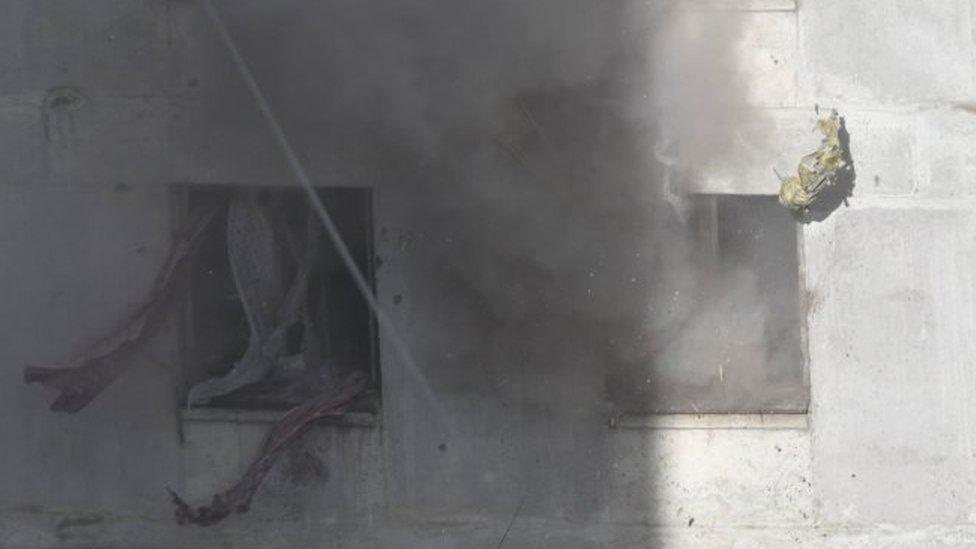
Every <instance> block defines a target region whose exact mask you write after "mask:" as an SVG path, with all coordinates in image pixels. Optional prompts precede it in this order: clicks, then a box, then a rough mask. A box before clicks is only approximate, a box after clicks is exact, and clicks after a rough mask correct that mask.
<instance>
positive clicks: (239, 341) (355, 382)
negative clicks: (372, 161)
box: [24, 186, 377, 525]
mask: <svg viewBox="0 0 976 549" xmlns="http://www.w3.org/2000/svg"><path fill="white" fill-rule="evenodd" d="M321 192H322V194H323V195H327V196H326V197H325V200H327V201H329V202H330V204H331V205H332V206H333V207H335V208H336V210H337V215H336V216H335V217H336V219H337V225H338V227H339V230H340V231H341V232H342V233H343V236H344V237H345V238H347V239H348V243H349V246H350V248H351V249H352V250H354V251H355V255H356V260H357V261H358V262H359V268H360V269H361V271H362V272H364V273H368V274H369V277H370V280H372V263H371V258H372V257H373V256H372V231H371V222H372V219H371V215H370V202H371V201H370V193H369V190H368V189H329V190H322V191H321ZM179 196H182V197H183V198H185V200H184V204H185V206H186V210H187V212H188V213H187V216H186V219H185V221H184V222H183V223H182V224H181V226H180V228H179V231H178V233H177V235H176V237H175V239H174V244H173V246H172V249H171V251H170V253H169V256H168V257H167V259H166V261H165V263H164V265H163V267H162V268H161V270H160V272H159V274H158V275H157V277H156V281H155V282H154V284H153V287H152V290H151V291H150V294H149V297H148V298H147V300H146V301H145V302H144V303H143V304H142V305H141V306H140V307H139V308H138V309H137V310H136V312H135V313H133V314H132V315H130V316H129V317H128V318H126V319H125V321H124V322H123V323H122V324H121V325H120V326H119V327H118V328H117V329H115V330H113V331H112V332H111V333H109V334H108V335H107V336H106V337H105V338H103V339H102V340H101V341H100V342H98V343H97V344H96V345H94V346H93V347H92V348H91V349H90V350H89V351H88V352H86V353H85V354H83V355H82V356H80V357H78V358H77V359H75V360H74V361H73V362H72V363H71V364H69V365H67V366H66V367H47V366H43V367H42V366H29V367H27V368H26V369H25V371H24V379H25V381H26V382H28V383H33V382H39V383H42V384H44V385H48V386H51V387H54V388H56V389H58V390H60V391H61V394H60V396H59V397H58V399H56V400H55V402H54V403H53V404H52V406H51V409H52V410H54V411H62V412H77V411H78V410H81V409H82V408H84V407H85V406H86V405H87V404H88V403H89V402H91V400H92V399H94V398H95V397H96V396H97V395H98V394H99V393H100V392H101V391H102V390H103V389H104V388H105V387H107V386H108V385H109V384H110V383H111V382H112V381H113V380H114V379H115V378H117V377H118V375H119V374H120V373H121V372H122V371H123V370H124V369H125V368H126V366H127V365H129V364H130V363H131V362H132V361H133V360H135V359H136V358H137V357H138V354H139V353H140V350H141V348H142V346H143V345H144V344H145V343H146V342H147V341H148V340H149V338H150V337H151V336H152V335H153V334H154V333H155V332H156V329H157V328H159V327H160V326H161V325H163V324H164V323H165V320H166V319H167V316H168V315H167V313H168V312H169V311H171V310H172V309H173V308H174V306H175V305H177V304H179V303H185V304H186V306H187V308H188V310H187V313H188V314H186V315H184V319H185V322H184V324H185V326H184V330H183V332H184V335H185V341H184V348H187V349H188V353H187V355H186V356H185V358H186V361H187V364H189V365H190V367H191V369H197V370H198V371H197V372H195V373H191V376H193V377H197V378H200V379H202V381H199V382H198V383H196V384H195V385H193V386H192V387H191V388H190V390H189V394H188V396H187V401H188V404H190V405H193V404H205V403H211V404H214V405H218V406H225V407H226V406H230V407H249V408H254V407H263V408H275V409H287V410H288V412H287V413H286V414H285V415H284V416H283V418H282V419H281V420H280V421H279V422H278V423H276V425H275V427H274V428H273V430H272V432H271V435H270V436H269V438H268V440H267V442H266V444H265V446H264V447H263V449H262V451H261V453H260V454H259V456H258V457H257V458H256V459H255V460H254V462H253V463H252V465H251V467H250V468H249V469H248V470H247V472H246V473H245V474H244V476H243V477H242V478H241V480H240V481H239V482H238V483H237V484H236V485H235V486H234V487H232V488H231V489H229V490H227V491H225V492H223V493H221V494H217V495H215V496H214V497H213V500H212V502H211V504H210V505H209V506H204V507H200V508H199V509H196V510H194V509H193V508H191V507H190V506H189V505H187V504H186V503H185V502H183V500H181V499H180V498H179V497H178V496H177V495H176V494H175V493H173V492H172V491H171V494H172V497H173V501H174V502H175V503H176V505H177V518H178V519H179V521H180V522H181V523H183V522H190V523H196V524H201V525H209V524H214V523H216V522H218V521H219V520H221V519H223V518H224V517H226V516H228V515H229V514H230V513H231V512H244V511H246V510H247V509H248V507H249V505H250V501H251V498H252V497H253V495H254V493H255V491H256V490H257V488H258V487H259V485H260V483H261V481H262V480H263V478H264V476H265V474H266V473H267V472H268V470H269V469H270V468H271V466H272V465H273V463H274V462H275V460H276V459H277V458H278V456H279V455H280V454H281V452H282V451H283V450H284V448H286V447H287V445H288V444H290V443H291V442H293V441H294V440H296V439H297V438H298V437H299V436H301V434H302V433H303V432H304V431H305V430H306V429H307V428H308V427H309V426H310V425H311V424H312V422H314V421H315V420H316V419H318V418H321V417H325V416H337V415H342V414H343V413H345V412H346V411H348V410H350V409H351V408H353V407H356V409H359V410H362V409H372V408H373V407H374V406H375V403H374V402H370V401H368V399H364V398H360V397H361V396H363V394H364V393H366V392H367V391H366V390H367V389H368V388H370V387H374V386H376V383H377V375H376V374H377V370H376V369H375V367H374V364H375V363H374V355H375V348H374V344H373V338H374V330H373V317H372V315H371V314H370V312H369V308H368V305H367V304H366V303H365V300H363V299H362V298H361V297H360V296H359V294H358V293H357V292H356V288H355V286H354V282H353V281H351V280H350V276H349V273H348V272H347V270H346V269H344V267H343V265H342V264H341V262H340V261H339V260H338V258H337V257H336V252H335V250H334V249H332V246H330V244H329V243H328V241H327V240H325V239H323V238H321V235H320V234H319V233H320V225H319V221H318V219H316V218H315V217H314V216H313V215H312V214H311V212H310V211H309V209H308V207H307V204H306V201H305V199H304V197H303V196H302V195H301V194H300V193H299V192H298V191H295V190H294V189H291V190H289V189H283V190H281V189H279V190H269V189H259V188H250V189H240V188H229V187H211V186H208V187H204V188H197V189H193V190H188V189H186V188H182V189H181V191H180V193H179ZM186 294H189V299H184V298H185V297H186ZM357 298H358V299H357ZM373 394H375V393H373Z"/></svg>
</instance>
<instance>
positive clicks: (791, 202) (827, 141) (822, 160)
mask: <svg viewBox="0 0 976 549" xmlns="http://www.w3.org/2000/svg"><path fill="white" fill-rule="evenodd" d="M818 114H819V113H818ZM840 128H841V119H840V116H839V115H838V114H837V111H836V110H832V111H831V112H830V114H829V115H828V116H826V117H823V118H819V119H818V120H817V125H816V128H815V129H816V130H817V131H819V132H820V133H822V134H823V136H824V137H823V140H822V141H821V144H820V147H819V148H818V149H817V150H816V151H814V152H812V153H810V154H808V155H806V156H804V157H803V158H802V159H800V163H799V165H798V166H797V175H791V176H789V177H782V176H780V181H781V182H782V185H781V186H780V189H779V203H780V204H782V205H783V206H785V207H787V208H789V210H790V211H791V212H793V213H794V214H803V213H805V212H806V211H807V210H808V209H809V207H810V206H811V205H813V204H814V203H815V202H816V201H817V200H818V199H819V198H820V196H821V194H822V193H823V192H824V191H825V190H826V189H827V188H828V187H830V186H831V185H833V183H834V181H835V178H836V176H837V172H838V171H839V170H840V169H841V168H843V167H844V166H845V165H846V162H845V161H844V150H843V147H842V145H841V140H840V135H839V132H840Z"/></svg>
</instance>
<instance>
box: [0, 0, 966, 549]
mask: <svg viewBox="0 0 976 549" xmlns="http://www.w3.org/2000/svg"><path fill="white" fill-rule="evenodd" d="M3 4H4V6H3V9H4V17H2V18H0V150H2V159H3V160H2V162H0V192H2V193H3V195H2V200H0V257H3V265H4V268H3V269H0V287H2V288H5V291H4V293H3V294H2V295H3V299H2V301H0V302H2V303H3V305H4V314H3V315H0V361H2V364H3V367H2V368H0V411H2V412H3V417H4V420H3V421H0V546H2V547H10V548H36V547H207V548H209V547H298V546H306V547H347V548H348V547H363V548H365V547H432V548H436V547H445V548H446V547H494V546H497V545H498V543H499V541H500V540H501V539H502V538H503V536H505V532H506V530H508V529H510V531H509V532H508V535H507V537H505V541H506V543H505V547H565V548H572V547H609V546H613V547H735V548H752V547H788V546H802V547H865V548H867V547H905V548H910V547H911V548H914V547H971V546H976V526H974V523H976V495H974V494H976V486H974V485H976V467H974V463H976V448H974V447H973V444H974V443H973V437H974V435H976V433H974V427H973V422H974V419H973V410H972V405H971V404H970V403H971V402H973V401H974V400H976V394H974V391H976V385H974V383H973V382H974V379H973V376H974V373H973V372H974V369H976V363H974V357H976V348H974V342H973V341H974V339H973V337H974V334H976V316H974V314H976V313H974V311H976V294H974V288H976V280H974V275H973V272H974V267H976V214H974V212H976V208H974V206H976V202H974V197H973V190H972V189H973V188H974V186H976V180H974V177H976V157H974V153H973V152H972V151H973V138H974V137H976V114H974V113H973V106H972V105H973V104H974V102H976V63H974V59H976V45H974V39H973V36H974V31H973V29H974V21H976V6H974V2H972V1H971V0H942V1H939V2H913V1H899V2H881V1H874V0H844V1H839V0H804V1H801V2H799V5H796V4H794V3H793V2H790V1H787V0H754V1H750V2H742V3H739V2H732V1H722V2H710V1H704V0H703V1H700V2H695V1H691V0H689V1H688V2H686V3H683V4H682V5H683V6H686V7H689V9H691V10H692V11H702V10H704V11H705V12H709V13H712V16H716V15H715V13H713V12H710V10H713V9H719V10H722V11H721V16H722V17H725V16H726V15H727V14H728V10H732V11H733V12H735V11H738V10H742V11H748V14H746V16H745V19H744V21H745V23H744V25H745V26H744V29H745V30H744V31H743V32H742V33H741V36H740V39H737V41H736V42H735V44H733V45H731V46H730V51H733V52H734V53H735V56H736V57H737V58H739V59H740V60H741V62H742V66H741V74H743V75H746V76H745V77H744V79H745V82H744V89H745V90H747V93H746V97H747V99H748V101H747V105H744V106H742V105H740V107H741V108H742V109H745V110H747V111H748V112H750V113H751V114H749V115H748V116H745V117H744V119H745V120H747V121H748V124H747V125H746V126H744V127H742V128H740V132H739V135H738V137H737V139H735V140H727V141H725V143H726V145H727V147H728V150H729V151H730V153H729V154H727V155H724V156H721V157H720V159H721V160H722V161H716V162H713V163H710V164H708V165H707V166H705V167H703V168H702V169H701V170H700V171H699V172H697V174H696V178H695V179H694V181H692V185H693V186H694V189H695V190H698V191H701V192H724V193H753V194H755V193H759V194H773V193H775V188H776V182H775V179H774V178H772V177H771V175H772V174H771V170H770V167H771V166H776V167H778V168H779V169H780V170H781V171H783V170H787V169H790V168H791V167H793V165H794V164H795V161H796V159H798V157H799V156H798V155H799V154H801V153H802V152H806V151H807V149H808V148H809V147H808V143H809V141H807V142H800V141H799V140H798V136H803V137H804V138H811V139H810V140H815V138H812V137H811V134H810V133H809V129H808V127H809V125H810V123H811V121H812V116H811V114H812V110H813V104H814V103H819V104H820V105H821V106H824V107H836V108H838V109H839V110H840V111H841V113H842V114H843V115H844V116H845V117H846V119H847V127H848V130H849V132H850V134H851V146H852V152H853V155H854V160H855V164H856V169H857V180H856V185H855V188H854V196H853V197H852V198H851V199H850V205H849V207H844V206H842V207H841V208H840V209H839V210H837V211H836V212H834V213H833V214H832V215H831V216H830V217H829V218H827V219H826V220H825V221H824V222H822V223H816V224H811V225H808V226H805V227H804V229H803V233H802V245H803V256H802V259H803V264H802V268H803V270H804V281H805V288H806V289H805V298H806V301H807V312H806V323H807V330H808V345H809V370H810V381H811V411H810V416H809V428H807V429H784V430H768V429H748V428H746V429H722V428H695V426H694V425H693V424H692V425H686V426H685V427H686V428H682V429H653V428H652V429H643V430H640V429H638V430H634V429H611V428H609V427H608V420H609V413H608V410H607V408H606V405H605V403H604V402H603V398H602V397H603V383H604V379H603V371H602V370H601V369H600V368H599V367H597V366H593V367H591V366H592V365H593V364H594V362H593V357H587V356H581V357H576V358H575V360H576V361H577V362H575V363H574V367H572V368H570V372H571V373H570V375H565V372H563V371H561V370H555V369H551V368H550V369H547V368H545V367H537V368H528V367H526V365H525V364H503V365H498V364H493V363H491V361H486V362H485V363H462V362H461V358H459V357H458V356H455V355H454V354H453V353H460V352H461V350H460V349H456V348H454V347H452V344H453V341H452V340H450V339H449V338H448V337H447V336H445V335H444V333H450V332H449V331H447V330H445V331H444V332H440V331H437V330H431V328H430V327H431V326H432V325H433V326H438V325H446V326H450V327H452V329H460V328H459V327H458V326H457V321H458V319H459V318H463V316H462V315H455V316H451V315H452V311H446V312H444V313H443V315H444V316H443V317H438V318H435V319H423V318H422V314H423V310H424V308H423V306H422V305H423V304H424V303H425V300H427V301H426V302H427V303H430V302H431V300H433V299H435V298H436V294H437V291H438V289H437V288H436V287H430V288H427V290H426V291H427V292H429V295H425V294H424V292H423V291H419V292H418V291H414V292H413V293H407V290H411V289H415V288H416V285H415V284H414V282H415V280H416V277H418V276H424V273H416V272H413V273H411V272H410V269H409V265H410V261H411V257H413V256H412V255H411V254H415V253H422V252H423V250H424V239H425V238H430V236H429V235H425V234H424V233H423V232H422V231H420V230H417V229H416V227H412V226H410V225H409V222H408V221H409V220H407V219H404V218H403V215H402V209H403V208H402V206H403V200H404V199H403V197H398V196H396V194H395V193H387V194H384V193H379V196H378V198H377V200H378V202H377V206H376V207H377V219H378V220H379V221H378V223H379V224H381V225H384V226H385V227H386V228H387V230H388V234H387V237H386V239H385V240H384V239H383V238H380V239H379V241H378V246H379V250H378V251H379V253H380V255H381V256H383V259H384V265H383V267H382V268H381V270H380V274H379V297H380V300H381V302H382V303H383V304H384V305H385V306H387V307H389V309H390V312H391V316H392V318H393V321H394V322H395V323H396V324H397V325H398V326H401V327H402V328H403V333H404V335H405V337H406V339H407V340H408V341H409V342H411V344H412V348H413V350H414V352H415V353H416V355H417V356H416V357H415V358H416V359H417V361H418V363H420V364H421V367H422V368H423V370H424V371H425V373H427V375H428V379H429V380H430V385H431V390H432V392H433V394H434V395H435V397H436V398H435V399H434V400H431V399H430V398H429V395H427V394H426V393H425V389H424V387H423V386H421V385H419V384H418V382H417V380H416V378H415V377H414V376H413V375H412V374H411V373H410V370H409V369H408V366H407V365H405V364H404V363H402V361H399V360H398V359H397V357H396V355H395V353H393V352H392V350H391V349H390V348H389V346H388V345H386V346H384V349H383V359H384V362H383V390H384V395H383V397H384V402H383V408H382V410H383V411H382V416H381V417H380V418H378V421H377V424H376V425H373V426H336V425H330V426H319V427H316V428H315V429H313V431H312V432H311V433H310V435H309V436H307V437H306V438H304V439H303V440H302V441H301V443H300V444H298V445H296V447H295V448H293V449H291V450H290V451H289V452H288V454H287V455H285V456H284V457H283V459H282V460H281V463H279V464H278V465H277V466H276V467H275V469H274V470H273V471H272V474H271V476H270V477H269V479H268V482H267V483H266V485H265V486H264V487H262V489H261V490H260V491H259V493H258V495H257V497H256V499H255V501H254V505H253V510H252V511H251V512H250V513H249V514H248V515H245V516H235V517H231V518H230V519H228V520H227V521H225V522H224V523H222V524H220V525H218V526H216V527H214V528H211V529H201V528H195V527H179V526H177V525H176V524H175V523H174V521H173V520H172V509H171V506H170V504H169V502H168V500H167V499H166V495H165V492H164V490H163V488H164V487H165V486H172V487H173V488H176V489H178V490H180V491H181V492H182V493H184V494H186V495H188V496H190V497H194V498H199V497H202V496H203V494H205V493H206V492H207V491H208V490H210V489H212V488H214V487H216V486H224V485H225V483H226V482H227V481H228V480H229V479H231V478H233V477H234V475H235V474H236V473H238V472H239V471H240V469H241V467H242V466H243V464H244V463H246V462H247V461H248V460H249V459H250V458H251V457H252V456H253V455H254V452H255V451H256V448H257V446H258V445H259V444H260V441H261V437H262V436H263V433H264V432H265V431H266V429H267V425H265V424H260V423H240V424H238V423H230V422H227V423H202V422H183V421H181V419H180V414H179V410H177V409H176V407H177V404H176V402H177V401H178V394H179V391H180V381H179V380H180V372H179V368H178V367H176V366H173V364H175V363H176V362H177V356H178V355H177V354H176V349H175V347H174V339H173V338H165V337H164V338H161V341H159V342H157V343H156V344H155V345H154V346H153V348H152V349H149V350H147V351H146V353H145V355H146V356H145V358H144V360H142V361H141V363H139V364H134V365H133V366H132V368H131V369H130V370H129V371H128V372H126V373H125V374H124V375H123V376H122V377H121V378H120V379H119V380H118V381H117V382H116V383H114V384H113V385H112V386H110V387H109V388H108V390H106V391H105V392H104V393H103V394H102V395H101V396H100V397H99V398H98V399H96V401H95V402H93V403H92V405H91V406H90V407H88V408H87V409H85V410H84V411H83V412H81V413H79V414H78V415H73V416H66V415H56V414H52V413H50V412H49V411H48V410H47V409H46V404H47V402H48V399H49V398H50V397H51V394H50V393H49V392H48V391H46V390H43V389H41V388H39V387H34V386H31V387H25V386H24V385H23V384H22V381H21V366H22V365H24V364H29V363H48V362H58V361H64V360H66V359H68V358H69V357H70V356H71V355H72V353H74V352H77V351H78V350H80V349H82V348H83V347H84V345H85V344H87V343H88V342H90V341H91V339H92V338H94V337H97V336H98V335H99V334H100V333H102V332H104V331H105V329H107V328H108V327H110V326H111V325H112V324H113V322H115V321H116V319H117V318H118V317H119V316H120V315H122V314H124V313H125V312H127V311H128V310H130V309H131V307H133V306H134V305H135V304H136V303H137V302H138V300H139V299H140V297H141V296H142V295H143V294H144V292H145V291H146V290H147V288H148V287H149V285H150V284H151V280H152V276H153V274H154V271H155V269H156V268H157V267H158V265H159V263H160V262H161V261H162V258H163V257H164V255H165V253H166V249H167V246H168V235H169V231H170V228H171V219H170V208H169V194H168V192H167V190H166V188H165V185H166V184H169V183H176V182H183V181H192V182H195V183H208V182H209V183H227V182H234V183H241V184H287V182H288V181H290V179H289V176H288V174H287V172H286V171H285V170H284V169H283V165H282V163H281V160H280V157H279V156H278V155H277V154H276V153H275V151H274V150H273V149H272V148H271V147H270V144H271V142H270V140H269V138H268V136H267V133H266V132H265V130H264V127H263V126H262V124H261V121H260V119H259V118H258V117H257V115H256V113H255V111H254V110H253V109H252V108H251V107H250V106H249V103H248V98H247V97H246V95H245V94H244V90H243V89H242V87H241V86H240V82H239V81H238V80H236V76H235V74H234V73H233V71H232V70H231V68H230V66H229V65H228V64H227V63H226V59H225V58H224V57H222V55H223V54H222V53H221V52H220V50H219V48H218V44H217V43H216V40H215V37H214V36H213V33H212V31H211V30H210V29H209V26H208V24H207V22H206V21H205V19H204V18H203V16H202V13H201V12H200V10H199V7H198V6H197V5H196V4H195V3H193V2H183V1H167V2H155V1H152V2H150V1H139V0H98V1H93V0H89V1H87V2H85V3H83V4H81V3H77V4H76V3H70V2H57V1H28V0H22V1H21V0H8V1H6V2H4V3H3ZM226 4H228V6H227V9H230V3H226ZM353 23H354V22H352V23H350V24H353ZM291 24H294V22H292V23H291ZM280 39H282V40H283V38H280ZM251 53H255V52H251ZM257 53H260V52H257ZM315 54H316V55H318V53H317V52H316V53H315ZM323 55H324V54H323ZM259 57H260V56H259ZM263 67H264V70H271V69H270V68H269V67H268V65H264V66H263ZM271 68H273V67H271ZM393 69H395V64H394V65H393V66H392V67H386V68H383V70H390V71H391V72H395V71H394V70H393ZM288 86H291V87H293V88H295V89H299V88H302V86H301V82H289V83H287V84H286V85H284V86H283V87H285V88H287V87H288ZM64 87H69V88H70V89H72V90H76V91H77V93H79V94H80V95H81V96H82V97H83V98H84V101H85V102H84V104H80V105H79V106H78V108H77V109H72V108H66V107H57V108H52V107H51V103H50V102H49V99H50V97H51V95H50V94H51V93H52V90H57V89H61V90H62V91H63V88H64ZM285 91H286V92H287V90H285ZM295 93H298V92H295ZM286 96H287V94H286ZM288 97H289V99H295V98H294V97H291V96H288ZM296 101H297V100H296ZM291 116H293V119H292V121H293V122H294V121H295V118H294V116H295V115H294V114H292V115H291ZM298 119H299V123H296V124H294V127H295V128H296V130H295V131H296V135H298V136H299V138H300V141H301V143H303V146H302V150H301V151H300V152H301V154H302V155H303V156H304V157H305V158H304V159H305V160H306V161H307V162H308V166H309V168H310V170H311V171H312V172H313V173H315V174H316V175H317V177H318V178H320V179H319V182H320V183H322V184H340V183H342V182H348V181H349V178H348V176H349V174H348V173H346V172H344V171H343V168H342V163H340V162H335V159H336V158H339V157H341V155H342V154H344V153H343V151H342V150H336V149H328V148H326V147H325V146H324V145H323V143H322V142H320V141H317V140H316V137H315V136H316V135H322V134H323V132H324V130H323V128H327V127H328V119H327V118H324V119H322V120H319V119H316V118H315V117H312V116H309V117H307V118H305V119H302V118H301V117H300V116H299V117H298ZM320 139H322V140H325V139H326V138H320ZM813 142H814V144H815V141H813ZM323 151H325V152H323ZM743 159H746V160H745V161H743ZM417 170H418V173H423V166H420V167H418V168H417ZM356 175H357V179H356V181H358V182H359V183H360V184H364V185H370V186H374V187H379V188H382V186H383V185H384V184H385V185H387V186H389V185H391V184H390V183H389V181H390V174H388V173H384V172H383V171H382V169H381V168H376V171H375V172H365V173H358V174H356ZM120 265H124V268H119V266H120ZM403 294H405V295H406V297H405V299H404V301H403V302H402V304H398V305H395V304H394V296H396V295H403ZM419 319H423V320H424V322H420V321H419ZM463 366H467V367H468V368H469V369H470V370H462V369H461V368H462V367H463ZM478 376H482V377H483V378H484V379H487V380H490V383H491V387H492V389H491V391H489V392H487V393H486V392H479V391H477V390H475V388H473V386H474V384H475V381H473V379H475V380H481V379H482V377H478ZM540 388H544V390H542V389H540ZM181 430H182V431H183V434H184V436H185V442H184V443H183V444H181V443H180V442H179V432H180V431H181ZM516 514H517V515H518V516H517V517H516V516H515V515H516Z"/></svg>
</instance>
